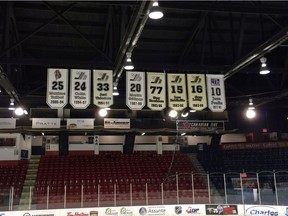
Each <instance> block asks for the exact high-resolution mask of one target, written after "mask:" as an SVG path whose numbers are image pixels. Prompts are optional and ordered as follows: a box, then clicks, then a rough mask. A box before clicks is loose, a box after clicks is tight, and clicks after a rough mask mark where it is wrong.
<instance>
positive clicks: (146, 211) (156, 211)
mask: <svg viewBox="0 0 288 216" xmlns="http://www.w3.org/2000/svg"><path fill="white" fill-rule="evenodd" d="M138 212H139V214H140V215H142V216H144V215H147V216H154V215H155V216H156V215H166V213H167V209H166V206H146V207H140V208H139V211H138Z"/></svg>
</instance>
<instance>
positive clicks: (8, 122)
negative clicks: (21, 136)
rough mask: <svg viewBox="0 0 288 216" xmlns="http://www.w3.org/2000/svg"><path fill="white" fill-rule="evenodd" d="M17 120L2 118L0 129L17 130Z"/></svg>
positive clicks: (0, 119)
mask: <svg viewBox="0 0 288 216" xmlns="http://www.w3.org/2000/svg"><path fill="white" fill-rule="evenodd" d="M15 128H16V119H15V118H0V129H15Z"/></svg>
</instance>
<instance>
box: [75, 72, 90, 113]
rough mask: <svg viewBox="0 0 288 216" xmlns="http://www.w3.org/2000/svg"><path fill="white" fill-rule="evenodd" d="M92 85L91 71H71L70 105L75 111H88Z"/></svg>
mask: <svg viewBox="0 0 288 216" xmlns="http://www.w3.org/2000/svg"><path fill="white" fill-rule="evenodd" d="M90 83H91V72H90V70H83V69H72V70H71V74H70V104H71V106H72V107H73V108H74V109H86V108H87V107H88V106H89V105H90V90H91V87H90Z"/></svg>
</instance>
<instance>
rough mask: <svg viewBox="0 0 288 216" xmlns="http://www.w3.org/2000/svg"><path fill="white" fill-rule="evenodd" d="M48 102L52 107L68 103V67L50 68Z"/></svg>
mask: <svg viewBox="0 0 288 216" xmlns="http://www.w3.org/2000/svg"><path fill="white" fill-rule="evenodd" d="M46 103H47V104H48V105H49V106H50V108H52V109H60V108H63V107H64V106H66V104H67V103H68V69H56V68H48V70H47V93H46Z"/></svg>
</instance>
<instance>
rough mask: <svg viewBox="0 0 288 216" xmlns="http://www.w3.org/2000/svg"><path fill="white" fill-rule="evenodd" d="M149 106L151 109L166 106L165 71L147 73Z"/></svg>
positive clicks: (161, 108)
mask: <svg viewBox="0 0 288 216" xmlns="http://www.w3.org/2000/svg"><path fill="white" fill-rule="evenodd" d="M147 106H148V107H149V108H150V109H151V110H163V109H164V108H166V80H165V74H164V73H152V72H148V73H147Z"/></svg>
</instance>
